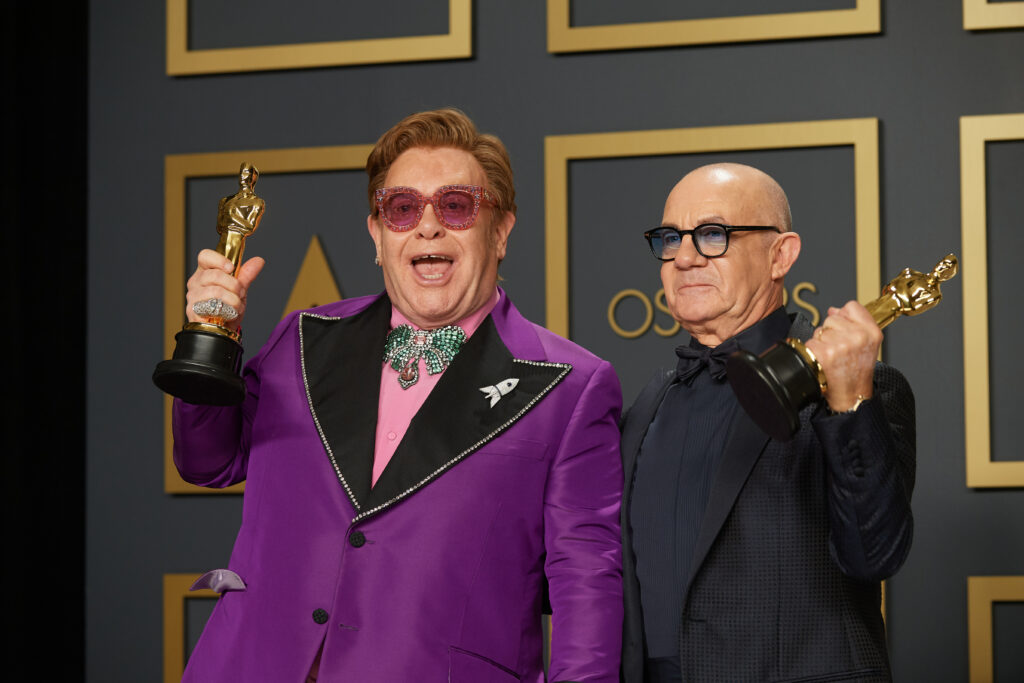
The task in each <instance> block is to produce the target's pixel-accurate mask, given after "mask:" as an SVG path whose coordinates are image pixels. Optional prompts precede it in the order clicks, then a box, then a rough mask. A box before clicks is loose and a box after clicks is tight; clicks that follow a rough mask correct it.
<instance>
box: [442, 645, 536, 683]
mask: <svg viewBox="0 0 1024 683" xmlns="http://www.w3.org/2000/svg"><path fill="white" fill-rule="evenodd" d="M518 680H520V678H519V674H517V673H516V672H515V671H513V670H512V669H509V668H508V667H504V666H502V665H501V664H498V663H497V662H495V661H494V660H492V659H488V658H487V657H484V656H483V655H478V654H476V653H475V652H470V651H469V650H463V649H462V648H458V647H454V646H451V647H449V648H448V683H511V682H512V681H518Z"/></svg>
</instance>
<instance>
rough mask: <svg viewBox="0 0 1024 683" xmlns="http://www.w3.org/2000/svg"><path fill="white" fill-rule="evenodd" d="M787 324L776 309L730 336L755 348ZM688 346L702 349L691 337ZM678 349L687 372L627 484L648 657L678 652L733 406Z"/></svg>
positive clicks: (718, 384) (723, 387)
mask: <svg viewBox="0 0 1024 683" xmlns="http://www.w3.org/2000/svg"><path fill="white" fill-rule="evenodd" d="M790 325H791V321H790V319H789V316H788V315H787V314H786V312H785V310H784V309H782V308H779V309H777V310H776V311H774V312H773V313H771V314H769V315H768V316H766V317H764V318H762V319H761V320H760V321H758V322H757V323H755V324H754V325H752V326H750V327H748V328H747V329H745V330H743V331H742V332H740V333H739V334H737V335H736V336H735V337H734V338H733V339H735V342H736V343H737V344H738V345H739V347H740V348H743V349H746V350H748V351H751V352H753V353H761V352H762V351H764V350H765V349H767V348H768V347H769V346H771V345H772V344H774V343H776V342H778V341H780V340H781V339H783V338H784V337H785V336H786V334H787V332H788V331H789V328H790ZM728 343H730V341H729V340H727V341H726V342H724V343H723V346H725V344H728ZM689 346H690V347H691V348H692V349H695V350H697V351H699V352H702V353H704V354H705V355H706V352H707V351H708V349H707V347H705V346H704V345H703V344H701V343H700V342H698V341H696V340H695V339H691V340H690V344H689ZM679 355H680V356H681V358H680V361H679V365H680V373H681V374H684V375H689V376H688V377H687V379H685V380H681V379H678V378H677V379H676V381H674V382H673V383H672V385H671V386H670V387H669V389H668V391H667V392H666V393H665V397H664V398H663V399H662V402H661V405H660V406H659V408H658V412H657V414H656V415H655V418H654V421H653V422H652V423H651V426H650V429H649V430H648V431H647V435H646V437H645V438H644V441H643V444H642V446H641V447H640V453H639V457H638V460H637V469H636V475H635V477H634V480H633V483H632V485H633V496H632V503H631V507H630V520H631V528H632V533H633V551H634V552H635V554H636V573H637V578H638V580H639V582H640V601H641V605H642V608H643V621H644V631H645V634H646V642H647V656H648V657H650V658H661V657H676V656H678V652H679V623H680V622H679V615H680V614H681V613H682V608H683V599H684V596H683V594H682V592H683V590H684V587H685V585H686V582H687V579H688V578H689V575H690V572H691V571H692V567H691V565H692V563H693V553H694V546H695V544H696V542H697V536H698V534H699V533H700V526H701V522H702V521H703V518H704V511H705V509H706V508H707V503H708V493H709V492H710V490H711V486H712V483H713V482H714V477H715V471H716V466H717V463H718V459H719V457H720V456H721V454H722V451H723V449H724V448H725V443H726V438H727V436H728V434H729V429H730V425H731V424H732V420H733V416H734V415H735V413H736V411H737V410H739V404H738V403H737V401H736V397H735V396H734V395H733V393H732V389H731V388H730V387H729V385H728V383H727V382H726V381H725V378H724V375H720V377H719V378H716V377H713V376H712V374H711V373H710V372H708V368H707V367H703V368H701V370H700V371H699V372H697V373H696V374H692V373H686V372H684V370H685V368H686V366H687V365H690V364H691V363H692V362H693V361H692V356H694V355H697V354H693V353H688V354H685V355H686V356H689V357H690V358H683V357H682V356H683V355H684V354H682V353H680V354H679ZM716 374H720V373H716Z"/></svg>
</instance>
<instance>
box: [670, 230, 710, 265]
mask: <svg viewBox="0 0 1024 683" xmlns="http://www.w3.org/2000/svg"><path fill="white" fill-rule="evenodd" d="M707 262H708V260H707V258H706V257H705V256H702V255H701V253H700V252H699V251H697V246H696V245H695V244H694V242H693V235H692V234H690V235H683V241H682V243H681V244H680V245H679V250H678V251H677V252H676V257H675V259H673V263H675V266H676V268H680V269H682V268H699V267H701V266H703V265H706V264H707Z"/></svg>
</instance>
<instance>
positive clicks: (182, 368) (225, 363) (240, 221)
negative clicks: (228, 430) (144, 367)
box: [153, 162, 266, 406]
mask: <svg viewBox="0 0 1024 683" xmlns="http://www.w3.org/2000/svg"><path fill="white" fill-rule="evenodd" d="M259 177H260V173H259V171H258V170H257V169H256V167H255V166H253V165H252V164H250V163H248V162H245V163H243V164H242V166H241V168H240V169H239V171H238V185H239V189H238V192H236V193H235V194H233V195H231V196H228V197H224V198H223V199H221V200H220V205H219V206H218V207H217V232H218V233H219V234H220V241H219V242H218V243H217V251H218V252H219V253H221V254H223V255H224V256H226V257H227V258H228V259H230V260H231V263H232V264H233V266H234V269H233V271H232V272H233V274H235V275H237V274H238V268H239V267H240V266H241V264H242V254H243V252H244V251H245V240H246V238H247V237H249V236H250V235H252V233H253V232H255V231H256V228H257V227H258V226H259V223H260V220H261V219H262V218H263V213H264V211H265V210H266V203H265V202H264V201H263V199H261V198H260V197H257V196H256V192H255V191H254V190H253V187H254V186H255V185H256V181H257V180H258V179H259ZM212 301H215V302H216V301H217V300H212ZM202 317H203V318H204V320H203V321H202V322H189V323H185V326H184V328H182V330H181V332H178V334H176V335H175V336H174V340H175V348H174V355H173V356H172V357H171V359H170V360H165V361H161V362H160V363H158V364H157V366H156V370H154V371H153V382H154V383H155V384H156V385H157V386H158V387H160V389H162V390H163V391H165V392H167V393H168V394H171V395H172V396H177V397H178V398H180V399H182V400H183V401H186V402H188V403H195V404H199V405H218V406H219V405H237V404H239V403H241V402H242V400H243V399H244V398H245V383H244V382H243V381H242V377H241V375H240V374H239V373H240V369H241V362H242V345H241V343H240V342H239V339H240V333H239V332H237V331H236V330H233V329H231V328H230V327H227V325H226V323H228V322H229V321H230V318H228V317H226V315H225V313H224V312H223V306H222V305H214V306H213V307H212V308H210V310H209V314H208V315H204V316H202Z"/></svg>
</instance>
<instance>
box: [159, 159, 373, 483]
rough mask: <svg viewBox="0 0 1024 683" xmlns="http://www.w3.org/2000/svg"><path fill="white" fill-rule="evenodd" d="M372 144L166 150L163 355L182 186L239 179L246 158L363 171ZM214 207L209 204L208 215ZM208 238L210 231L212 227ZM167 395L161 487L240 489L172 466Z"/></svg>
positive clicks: (177, 268)
mask: <svg viewBox="0 0 1024 683" xmlns="http://www.w3.org/2000/svg"><path fill="white" fill-rule="evenodd" d="M371 149H373V145H340V146H334V147H295V148H290V149H262V150H248V151H238V152H211V153H205V154H169V155H167V156H166V157H165V159H164V346H163V348H164V355H163V357H164V358H170V357H171V354H172V353H173V352H174V335H175V334H177V333H178V332H179V331H180V330H181V326H182V324H183V323H184V320H185V317H184V316H185V308H184V302H185V273H186V271H187V266H186V264H185V259H186V257H187V253H186V240H185V213H186V207H185V188H186V185H187V184H188V181H189V179H190V178H208V177H215V176H224V177H225V178H231V177H234V178H235V179H237V178H238V167H239V165H240V164H241V163H242V162H243V161H250V162H252V163H253V164H255V165H256V167H257V168H258V169H259V170H260V174H261V175H266V174H269V173H309V172H324V171H351V170H361V169H363V168H364V167H365V166H366V157H367V156H369V154H370V150H371ZM214 210H215V209H214V207H210V211H211V215H212V212H213V211H214ZM210 239H211V243H210V246H212V245H213V241H212V240H213V239H214V236H213V234H212V231H211V237H210ZM171 405H172V399H171V397H170V396H164V491H165V492H167V493H241V491H242V485H241V484H238V485H235V486H232V487H230V488H226V489H207V488H203V487H201V486H193V485H192V484H189V483H186V482H184V481H182V479H181V477H179V476H178V472H177V470H176V469H175V468H174V459H173V457H172V453H173V447H174V440H173V437H172V435H171Z"/></svg>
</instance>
